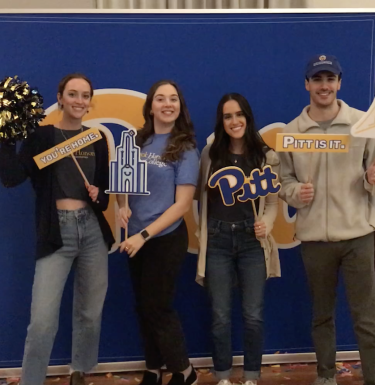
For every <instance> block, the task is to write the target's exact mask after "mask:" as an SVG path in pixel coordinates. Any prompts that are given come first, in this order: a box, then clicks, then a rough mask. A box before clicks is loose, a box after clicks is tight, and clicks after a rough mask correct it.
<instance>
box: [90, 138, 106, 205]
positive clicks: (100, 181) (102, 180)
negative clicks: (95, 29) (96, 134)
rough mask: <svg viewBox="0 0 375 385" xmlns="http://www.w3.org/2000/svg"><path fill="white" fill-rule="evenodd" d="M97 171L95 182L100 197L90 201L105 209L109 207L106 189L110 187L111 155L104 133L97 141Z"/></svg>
mask: <svg viewBox="0 0 375 385" xmlns="http://www.w3.org/2000/svg"><path fill="white" fill-rule="evenodd" d="M96 144H97V145H96V150H97V154H96V159H97V160H96V171H95V174H96V175H95V183H96V184H97V185H96V187H98V188H99V193H98V198H97V200H96V202H90V203H91V206H92V207H93V209H95V210H99V211H105V210H107V208H108V203H109V195H108V194H106V192H105V191H106V190H108V189H109V156H108V144H107V139H106V137H105V135H104V133H102V139H101V140H99V141H98V142H96Z"/></svg>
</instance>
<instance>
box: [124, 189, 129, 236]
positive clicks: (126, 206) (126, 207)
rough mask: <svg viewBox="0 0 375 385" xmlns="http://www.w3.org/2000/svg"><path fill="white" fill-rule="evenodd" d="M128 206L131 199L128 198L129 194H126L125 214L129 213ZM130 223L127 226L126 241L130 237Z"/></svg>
mask: <svg viewBox="0 0 375 385" xmlns="http://www.w3.org/2000/svg"><path fill="white" fill-rule="evenodd" d="M128 207H129V199H128V194H125V215H126V216H127V215H128ZM128 226H129V222H128V225H127V226H126V227H125V241H126V240H127V239H128Z"/></svg>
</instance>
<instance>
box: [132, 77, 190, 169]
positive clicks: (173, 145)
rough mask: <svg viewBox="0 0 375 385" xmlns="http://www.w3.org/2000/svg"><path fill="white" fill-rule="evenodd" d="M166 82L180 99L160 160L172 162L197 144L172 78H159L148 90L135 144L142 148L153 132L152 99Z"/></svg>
mask: <svg viewBox="0 0 375 385" xmlns="http://www.w3.org/2000/svg"><path fill="white" fill-rule="evenodd" d="M166 84H170V85H171V86H173V87H174V88H175V89H176V91H177V95H178V98H179V99H180V114H179V116H178V118H177V119H176V121H175V125H174V127H173V128H172V131H171V135H170V136H169V138H168V141H167V145H166V148H165V150H164V153H163V154H162V156H161V160H162V161H163V162H174V161H177V160H179V159H180V157H181V155H182V154H183V153H184V151H186V150H190V149H192V148H195V147H196V146H197V144H196V141H195V134H194V127H193V123H192V122H191V119H190V114H189V111H188V109H187V106H186V103H185V99H184V96H183V95H182V92H181V89H180V87H179V86H178V85H177V84H176V83H175V82H174V81H172V80H160V81H158V82H156V83H155V84H153V85H152V87H151V88H150V90H149V91H148V93H147V98H146V102H145V104H144V106H143V117H144V119H145V124H144V125H143V128H142V129H140V130H139V131H138V133H137V145H138V146H140V147H141V148H142V147H143V145H144V143H145V142H146V140H147V139H148V138H149V137H150V136H152V135H153V134H154V133H155V129H154V118H153V116H152V115H151V107H152V101H153V99H154V95H155V93H156V91H157V89H158V88H159V87H160V86H163V85H166Z"/></svg>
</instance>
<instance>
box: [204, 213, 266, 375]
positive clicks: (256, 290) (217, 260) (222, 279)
mask: <svg viewBox="0 0 375 385" xmlns="http://www.w3.org/2000/svg"><path fill="white" fill-rule="evenodd" d="M236 278H237V281H238V284H239V288H240V293H241V302H242V316H243V321H244V329H245V330H244V331H245V333H244V377H245V378H246V380H254V379H258V378H259V376H260V368H261V363H262V352H263V339H264V337H263V304H264V287H265V282H266V264H265V259H264V252H263V249H262V247H261V246H260V243H259V241H258V240H257V239H256V237H255V234H254V222H253V221H252V220H246V221H243V222H235V223H229V222H222V221H218V220H216V219H209V220H208V244H207V262H206V284H207V288H208V293H209V296H210V300H211V304H212V337H213V361H214V367H215V371H216V376H217V377H218V378H219V379H227V378H229V376H230V371H231V368H232V361H233V358H232V343H231V307H232V289H233V286H234V284H235V283H236Z"/></svg>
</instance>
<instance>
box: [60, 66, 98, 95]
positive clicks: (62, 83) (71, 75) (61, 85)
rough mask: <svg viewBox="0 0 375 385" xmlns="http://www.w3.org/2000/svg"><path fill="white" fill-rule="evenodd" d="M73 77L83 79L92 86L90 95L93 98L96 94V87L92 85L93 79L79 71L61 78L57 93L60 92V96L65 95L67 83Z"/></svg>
mask: <svg viewBox="0 0 375 385" xmlns="http://www.w3.org/2000/svg"><path fill="white" fill-rule="evenodd" d="M73 79H82V80H85V81H86V82H87V83H88V84H89V86H90V96H91V98H92V97H93V96H94V88H93V86H92V82H91V80H90V79H89V78H88V77H87V76H86V75H84V74H80V73H78V72H76V73H74V74H69V75H66V76H64V77H63V78H62V79H61V80H60V83H59V85H58V86H57V93H58V94H60V96H62V95H63V93H64V90H65V87H66V85H67V84H68V82H70V81H71V80H73Z"/></svg>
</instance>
